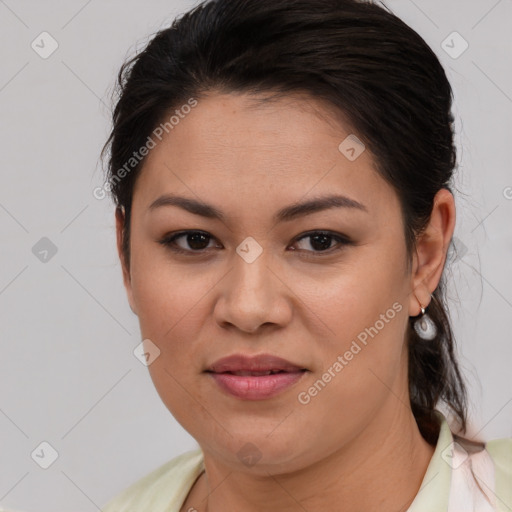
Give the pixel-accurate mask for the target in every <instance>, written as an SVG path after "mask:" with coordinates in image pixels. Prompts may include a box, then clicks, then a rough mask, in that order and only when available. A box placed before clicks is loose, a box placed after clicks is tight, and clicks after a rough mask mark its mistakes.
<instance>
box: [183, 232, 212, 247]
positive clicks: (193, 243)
mask: <svg viewBox="0 0 512 512" xmlns="http://www.w3.org/2000/svg"><path fill="white" fill-rule="evenodd" d="M187 238H188V244H189V246H190V247H191V248H192V249H204V247H202V246H201V244H202V243H204V241H205V240H206V245H208V236H206V235H203V234H202V233H192V234H190V235H188V237H187ZM201 238H202V240H203V241H202V242H201ZM198 245H199V246H198Z"/></svg>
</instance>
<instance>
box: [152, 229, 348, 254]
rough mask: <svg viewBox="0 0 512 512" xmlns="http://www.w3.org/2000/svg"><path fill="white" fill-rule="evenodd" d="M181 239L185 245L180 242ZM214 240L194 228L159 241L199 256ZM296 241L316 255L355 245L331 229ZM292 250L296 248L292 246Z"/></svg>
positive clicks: (175, 250) (170, 247)
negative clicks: (305, 241) (308, 240)
mask: <svg viewBox="0 0 512 512" xmlns="http://www.w3.org/2000/svg"><path fill="white" fill-rule="evenodd" d="M306 239H310V242H309V243H308V244H305V243H304V242H302V241H303V240H306ZM180 240H181V243H182V244H183V245H180V244H179V243H178V241H180ZM213 240H215V239H214V237H213V236H212V235H210V234H209V233H207V232H205V231H197V230H194V231H180V232H178V233H172V234H170V235H168V236H166V237H164V238H163V239H162V240H159V242H158V243H160V244H162V245H163V246H165V247H167V248H169V249H170V250H171V251H173V252H175V253H179V254H185V255H187V256H199V255H202V254H205V253H206V252H208V251H207V249H208V248H209V244H210V242H212V241H213ZM333 241H334V242H337V244H338V246H336V245H335V246H334V247H333V246H332V242H333ZM295 243H296V244H297V243H303V245H304V246H307V245H309V246H310V247H312V248H313V250H309V249H308V248H307V247H305V248H304V247H303V248H300V249H299V250H300V251H304V252H306V253H308V252H309V253H316V254H315V255H320V254H319V253H328V254H332V253H333V252H335V251H339V250H341V249H343V247H344V246H347V245H354V242H353V241H352V240H350V239H349V238H348V237H347V236H345V235H342V234H340V233H332V232H330V231H311V232H309V233H304V234H303V235H302V236H300V237H299V238H296V239H295ZM214 247H215V246H214ZM216 247H217V248H219V247H220V248H221V247H222V246H219V245H217V246H216ZM210 248H211V247H210ZM333 249H334V250H333ZM292 250H296V249H295V248H292Z"/></svg>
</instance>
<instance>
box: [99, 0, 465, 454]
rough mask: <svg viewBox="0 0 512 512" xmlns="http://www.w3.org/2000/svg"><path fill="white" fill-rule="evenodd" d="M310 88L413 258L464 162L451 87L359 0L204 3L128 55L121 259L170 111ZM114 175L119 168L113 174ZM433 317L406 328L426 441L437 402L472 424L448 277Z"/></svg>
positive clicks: (119, 114)
mask: <svg viewBox="0 0 512 512" xmlns="http://www.w3.org/2000/svg"><path fill="white" fill-rule="evenodd" d="M212 91H213V92H225V93H230V92H245V93H251V94H255V95H256V94H262V93H275V94H277V95H282V96H286V95H290V94H293V93H306V94H308V95H310V96H311V97H313V98H316V99H318V100H322V101H323V102H324V103H325V104H327V105H329V106H330V108H331V110H332V112H333V113H335V114H336V115H338V116H339V117H340V119H343V120H344V121H345V122H348V123H349V127H350V129H351V132H352V133H354V134H356V135H357V137H358V138H359V139H360V140H361V141H363V143H364V144H365V146H366V148H368V149H369V151H370V152H371V154H372V156H373V157H374V161H375V162H376V167H377V171H378V172H379V173H380V175H381V176H382V177H383V178H384V179H386V180H387V181H388V182H389V183H390V184H391V185H392V186H393V188H394V190H395V191H396V193H397V195H398V197H399V199H400V204H401V208H402V214H403V220H404V226H405V232H404V236H405V240H406V245H407V254H408V261H409V264H410V262H411V261H412V254H413V251H414V247H415V241H416V237H417V236H418V235H419V234H421V232H422V230H423V229H425V227H426V225H427V223H428V221H429V219H430V215H431V212H432V207H433V199H434V196H435V195H436V193H437V192H438V191H439V190H440V189H442V188H446V189H448V190H450V188H449V186H450V185H449V184H450V180H451V178H452V173H453V171H454V168H455V165H456V150H455V147H454V143H453V122H454V119H453V116H452V113H451V107H452V96H453V95H452V90H451V87H450V84H449V82H448V79H447V77H446V74H445V72H444V70H443V67H442V66H441V64H440V62H439V60H438V58H437V57H436V55H435V54H434V52H433V51H432V50H431V48H430V47H429V46H428V45H427V44H426V43H425V41H424V40H423V39H422V38H421V37H420V36H419V35H418V34H417V33H416V32H415V31H414V30H413V29H411V28H410V27H409V26H408V25H406V24H405V23H404V22H403V21H401V20H400V19H399V18H398V17H396V16H395V15H394V14H393V13H391V12H389V10H387V8H384V7H381V6H379V5H377V4H375V3H373V2H369V1H358V0H272V1H270V0H269V1H262V0H217V1H205V2H202V3H201V4H199V5H198V6H197V7H195V8H193V9H192V10H191V11H189V12H187V13H186V14H184V15H182V16H181V17H179V18H177V19H176V20H175V21H174V22H173V23H172V25H171V26H170V27H169V28H166V29H163V30H161V31H159V32H158V33H157V34H156V35H154V37H153V38H152V39H151V40H150V42H149V43H148V44H147V46H146V47H145V49H144V50H143V51H141V52H140V53H138V54H137V55H136V56H135V57H134V58H132V59H131V60H129V61H127V62H125V64H124V65H123V66H122V68H121V70H120V72H119V75H118V92H119V97H118V99H117V104H116V106H115V110H114V112H113V129H112V132H111V134H110V137H109V139H108V141H107V143H106V144H105V147H104V148H103V152H102V154H105V152H106V150H107V149H109V150H110V155H109V157H110V158H109V164H108V183H109V189H111V192H112V197H113V199H114V201H115V203H116V205H117V207H118V208H121V209H122V210H124V214H125V225H124V231H123V250H122V253H123V258H124V262H125V264H126V265H127V267H128V268H129V264H130V249H129V248H130V214H131V202H132V195H133V189H134V184H135V181H136V179H137V176H138V175H139V173H140V170H141V168H142V166H143V164H144V160H143V159H142V160H141V161H140V162H138V163H136V165H133V168H131V169H129V172H127V173H126V172H125V173H123V175H124V177H123V178H122V179H119V174H118V170H119V169H121V168H123V166H124V169H125V170H126V163H127V162H128V161H130V158H131V157H132V155H133V153H134V151H137V150H138V149H139V148H141V147H142V146H144V144H145V143H146V141H147V139H148V136H150V135H151V133H152V132H153V130H154V129H155V127H156V126H158V125H159V123H161V122H162V121H163V120H164V119H166V117H168V116H169V115H170V114H169V113H170V112H171V111H172V110H173V109H176V108H178V107H180V105H184V104H187V102H188V101H189V100H190V98H198V99H199V101H200V98H201V97H202V95H205V94H207V93H208V92H212ZM116 173H117V174H116ZM427 311H428V313H429V314H430V316H431V318H432V319H433V321H434V322H435V324H436V326H437V331H438V334H437V336H436V337H435V339H434V340H432V341H428V342H426V341H425V340H422V339H420V338H418V336H417V334H416V333H415V331H414V329H412V328H411V327H412V322H414V320H415V319H414V318H411V319H410V325H409V330H408V350H409V391H410V401H411V408H412V412H413V414H414V416H415V418H416V421H417V423H418V426H419V429H420V431H421V433H422V435H423V437H424V438H425V439H426V440H427V441H429V442H430V443H431V444H434V443H435V441H436V439H437V434H438V430H439V425H438V421H437V419H436V416H435V412H434V411H435V408H436V405H437V404H438V403H440V402H444V404H445V405H447V406H448V407H449V409H450V410H451V412H452V413H453V415H454V417H455V419H456V420H457V422H458V423H459V426H460V429H461V430H462V431H463V432H465V431H466V422H467V404H466V400H467V399H466V389H465V385H464V382H463V379H462V377H461V374H460V371H459V368H458V365H457V361H456V357H455V354H454V351H455V347H454V337H453V334H452V330H451V327H450V321H449V317H448V314H447V307H446V304H445V299H444V281H443V279H441V282H440V284H439V286H438V287H437V289H436V290H435V291H434V293H433V299H432V301H431V303H430V305H429V306H428V310H427Z"/></svg>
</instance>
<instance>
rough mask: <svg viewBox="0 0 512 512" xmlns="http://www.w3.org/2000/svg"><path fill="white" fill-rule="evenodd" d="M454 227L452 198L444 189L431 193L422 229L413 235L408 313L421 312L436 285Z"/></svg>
mask: <svg viewBox="0 0 512 512" xmlns="http://www.w3.org/2000/svg"><path fill="white" fill-rule="evenodd" d="M454 229H455V200H454V198H453V195H452V193H451V192H450V191H449V190H447V189H444V188H443V189H441V190H439V191H438V192H437V194H436V196H435V197H434V205H433V207H432V214H431V216H430V220H429V223H428V225H427V227H426V229H425V231H424V232H423V233H422V234H421V235H420V236H419V237H418V238H417V241H416V251H415V253H414V255H413V270H412V276H411V279H412V283H411V287H412V292H411V294H410V295H409V315H410V316H417V315H419V314H420V313H421V307H420V304H419V302H421V305H422V306H423V307H424V308H426V307H427V306H428V304H429V303H430V300H431V294H432V293H433V292H434V290H435V289H436V288H437V285H438V284H439V281H440V280H441V276H442V273H443V269H444V264H445V262H446V254H447V252H448V247H449V245H450V242H451V239H452V236H453V231H454Z"/></svg>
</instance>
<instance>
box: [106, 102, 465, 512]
mask: <svg viewBox="0 0 512 512" xmlns="http://www.w3.org/2000/svg"><path fill="white" fill-rule="evenodd" d="M349 133H350V131H349V129H348V128H347V127H345V126H344V125H342V124H341V122H339V121H336V120H334V119H333V118H332V117H330V114H329V110H327V108H326V106H325V105H322V104H320V103H318V102H317V101H316V100H314V99H311V98H307V97H299V96H297V97H293V98H292V97H287V98H286V99H279V100H277V101H275V102H272V103H268V104H265V105H263V104H260V103H256V102H255V101H254V97H253V96H249V95H245V94H221V93H211V94H210V95H208V96H207V97H205V98H202V99H201V100H200V101H199V103H198V105H197V106H196V107H195V108H194V109H193V110H192V111H191V112H190V113H189V114H188V115H187V116H186V117H185V118H184V119H182V120H180V122H179V125H177V126H176V127H175V128H174V129H173V130H172V131H170V132H169V133H168V134H166V135H165V137H164V138H163V139H162V142H161V143H159V144H158V145H157V146H156V147H155V148H154V149H152V150H151V152H150V154H149V155H148V157H147V160H146V162H145V165H144V167H143V171H142V173H141V175H140V176H139V178H138V180H137V182H136V185H135V189H134V196H133V204H132V220H131V263H130V268H129V269H128V268H127V266H126V265H125V263H124V260H123V257H122V253H121V242H122V226H123V222H124V218H123V215H122V213H118V214H117V215H116V227H117V243H118V250H119V256H120V258H121V263H122V268H123V277H124V284H125V287H126V291H127V295H128V300H129V303H130V307H131V309H132V310H133V312H134V313H135V314H136V315H138V317H139V322H140V328H141V334H142V338H143V339H150V340H151V341H152V342H153V343H154V344H155V345H157V346H158V348H159V349H160V351H161V353H160V356H159V357H158V358H156V359H155V360H154V362H153V363H152V364H150V366H149V371H150V374H151V378H152V380H153V382H154V385H155V387H156V389H157V391H158V393H159V395H160V397H161V399H162V401H163V402H164V404H165V405H166V406H167V408H168V409H169V411H170V412H171V413H172V414H173V416H174V417H175V418H176V419H177V421H178V422H179V423H180V424H181V425H182V426H183V427H184V428H185V430H187V431H188V432H189V433H190V434H191V435H192V436H193V437H194V438H195V439H196V440H197V442H198V443H199V445H200V446H201V448H202V450H203V453H204V462H205V469H206V472H205V473H202V474H201V475H200V477H199V478H198V479H197V481H196V482H195V484H194V485H193V487H192V489H191V491H190V493H189V495H188V496H187V499H186V500H185V502H184V504H183V506H182V508H181V510H182V511H187V510H190V509H191V508H192V507H193V508H194V509H195V510H197V511H199V512H203V511H205V510H208V511H209V512H220V511H225V510H240V511H244V512H252V511H258V512H261V511H270V510H272V511H275V510H281V511H292V510H293V511H296V510H299V509H301V510H302V508H301V507H304V509H305V510H308V511H317V510H340V509H342V510H343V511H344V512H352V511H353V512H356V511H357V512H360V511H361V510H377V509H378V508H380V509H382V510H397V511H398V510H405V509H406V508H407V506H408V505H409V504H410V503H411V502H412V500H413V499H414V497H415V495H416V494H417V492H418V490H419V488H420V485H421V482H422V479H423V476H424V474H425V472H426V469H427V466H428V464H429V462H430V459H431V457H432V454H433V451H434V448H433V447H432V446H430V445H429V444H428V443H427V442H426V441H425V440H424V439H423V438H422V436H421V434H420V432H419V430H418V427H417V424H416V422H415V420H414V417H413V415H412V412H411V410H410V407H409V405H408V404H409V397H408V387H407V353H406V350H405V340H406V337H405V335H406V329H407V323H408V317H409V316H416V315H418V314H419V313H420V303H421V304H422V305H423V306H424V307H426V306H427V305H428V303H429V301H430V299H431V293H432V292H433V290H434V289H435V288H436V286H437V284H438V282H439V280H440V278H441V274H442V270H443V267H444V263H445V259H446V252H447V249H448V244H449V242H450V240H451V237H452V234H453V229H454V224H455V206H454V200H453V196H452V195H451V194H450V193H449V192H448V191H447V190H441V191H439V193H438V194H437V196H436V199H435V204H434V208H433V211H432V216H431V220H430V223H429V225H428V226H427V229H426V230H425V232H424V233H423V235H422V236H421V238H419V239H418V242H417V247H416V250H415V252H414V254H413V258H412V264H411V266H410V267H408V266H407V254H406V247H405V238H404V227H403V223H402V216H401V211H400V204H399V201H398V197H397V195H396V193H395V191H394V189H393V188H392V187H391V186H390V185H389V184H388V183H387V182H385V181H384V180H383V178H381V177H380V176H379V174H377V172H376V171H375V170H374V163H373V160H372V155H371V154H370V152H369V151H368V150H366V151H364V152H363V153H362V154H361V155H360V156H359V157H358V158H357V159H356V160H354V161H350V160H349V159H347V158H346V157H345V156H344V155H343V154H342V153H341V152H340V151H339V150H338V146H339V144H340V143H341V142H342V141H343V140H344V139H345V137H346V136H347V135H348V134H349ZM163 193H173V194H177V195H182V196H186V197H190V198H193V199H201V200H202V201H204V202H207V203H209V204H212V205H214V206H215V207H216V208H217V209H219V210H221V211H222V212H223V213H224V215H225V219H224V221H221V220H216V219H208V218H205V217H202V216H199V215H196V214H193V213H190V212H187V211H185V210H184V209H181V208H179V207H177V206H166V207H161V208H157V209H155V210H153V211H150V210H149V209H148V208H149V205H150V204H151V203H152V202H153V201H154V200H155V199H156V198H158V197H159V196H160V195H162V194H163ZM333 193H337V194H343V195H345V196H348V197H350V198H352V199H354V200H356V201H358V202H360V203H362V204H363V205H365V207H366V208H367V211H363V210H358V209H353V208H346V207H345V208H330V209H326V210H323V211H320V212H316V213H312V214H310V215H306V216H304V217H300V218H296V219H293V220H291V221H285V222H281V223H277V224H276V223H275V222H274V220H273V215H274V213H275V212H277V211H278V210H279V209H280V208H282V207H284V206H287V205H289V204H291V203H294V202H301V201H305V200H308V199H311V198H312V197H317V196H323V195H329V194H333ZM181 230H201V231H204V232H207V233H208V234H209V235H210V236H211V238H210V239H209V240H208V239H206V240H205V241H203V245H195V246H194V245H192V246H191V245H190V244H189V243H187V237H186V236H185V237H182V238H181V239H179V240H178V241H177V242H176V244H177V245H178V246H179V247H181V248H183V249H184V250H188V251H190V254H191V255H181V254H176V253H174V252H173V251H172V250H171V249H170V248H169V247H166V246H164V245H162V244H160V243H159V240H161V239H162V238H164V236H165V235H168V234H171V233H175V232H178V231H181ZM318 230H328V231H331V232H333V233H334V234H341V235H345V236H346V237H348V238H349V239H351V240H352V241H353V242H354V243H353V244H352V245H340V244H339V243H338V242H337V241H336V240H335V239H328V241H327V242H326V244H325V247H327V248H329V247H330V249H327V250H326V251H322V250H321V247H320V248H319V246H318V245H314V240H312V239H311V238H307V237H305V238H302V239H301V240H299V238H301V236H303V234H304V233H306V232H310V231H318ZM249 236H250V237H253V238H254V239H255V240H256V241H257V242H258V244H259V245H260V246H261V248H262V249H263V252H262V254H261V255H260V256H259V257H258V258H257V259H256V260H255V261H254V262H252V263H248V262H247V261H245V260H244V259H243V258H242V257H240V256H239V255H238V253H237V252H236V248H237V247H238V246H239V245H240V244H241V243H242V242H243V241H244V240H245V239H246V238H247V237H249ZM189 241H190V240H189ZM192 243H193V241H192ZM196 243H197V242H196ZM198 248H199V249H198ZM202 248H203V249H202ZM336 248H338V249H339V250H336ZM194 251H195V253H194ZM198 254H200V255H198ZM308 255H309V257H308ZM395 302H398V303H399V304H400V305H401V306H402V309H401V311H400V312H397V313H396V315H395V316H394V318H393V319H392V320H390V321H389V322H387V323H386V324H385V327H384V328H382V329H381V330H379V332H378V334H377V335H376V336H375V337H374V338H373V339H371V338H370V340H369V342H368V344H367V346H365V347H364V348H363V349H362V350H361V351H360V352H359V353H358V354H357V355H355V356H354V358H353V359H352V360H351V361H350V362H349V363H348V364H347V365H346V366H345V367H344V368H343V370H342V371H341V372H339V373H337V375H336V377H335V378H333V379H332V380H331V381H330V382H329V383H328V384H327V385H326V386H325V387H324V389H322V391H321V392H319V393H318V394H317V395H316V396H315V397H314V398H312V399H311V401H310V402H309V403H308V404H307V405H303V404H301V403H299V401H298V399H297V395H298V393H300V392H301V391H307V390H308V388H309V387H310V386H312V384H313V383H314V382H315V381H317V380H318V379H319V378H321V376H322V374H323V373H324V372H325V371H326V370H327V368H329V367H332V365H333V363H334V362H335V361H336V360H337V357H338V355H343V354H344V353H345V352H346V351H347V350H348V349H349V348H350V345H351V343H352V341H353V340H354V339H356V337H357V335H358V334H359V333H361V332H362V331H364V329H365V328H367V327H370V326H374V325H375V323H376V321H377V320H378V319H379V318H380V315H381V314H383V313H385V312H386V311H387V310H388V309H389V308H391V307H392V305H393V303H395ZM239 352H243V353H246V354H260V353H271V354H274V355H277V356H280V357H283V358H285V359H287V360H289V361H291V362H293V363H295V364H297V365H299V366H301V367H304V368H307V369H308V370H309V372H307V373H306V374H305V375H304V376H303V379H302V380H301V381H300V382H299V383H297V384H296V385H294V386H292V387H291V388H289V389H287V390H285V391H284V392H282V393H281V394H279V395H277V396H275V397H273V398H271V399H267V400H258V401H246V400H240V399H237V398H235V397H232V396H230V395H227V394H225V393H224V392H223V391H222V390H221V389H220V388H219V387H218V386H217V385H216V384H215V382H213V381H212V379H211V378H210V376H209V375H207V374H205V373H204V370H205V369H206V368H207V367H208V365H210V364H211V363H213V362H214V361H216V360H217V359H219V358H221V357H224V356H227V355H230V354H233V353H239ZM248 442H250V443H252V444H253V445H255V446H256V447H257V450H258V452H259V453H260V454H261V458H260V460H259V461H258V462H257V463H256V464H254V465H247V464H244V463H243V462H242V461H241V459H240V458H239V457H238V456H237V452H238V451H239V450H240V449H241V447H242V446H244V445H245V444H246V443H248ZM299 503H300V505H299Z"/></svg>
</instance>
